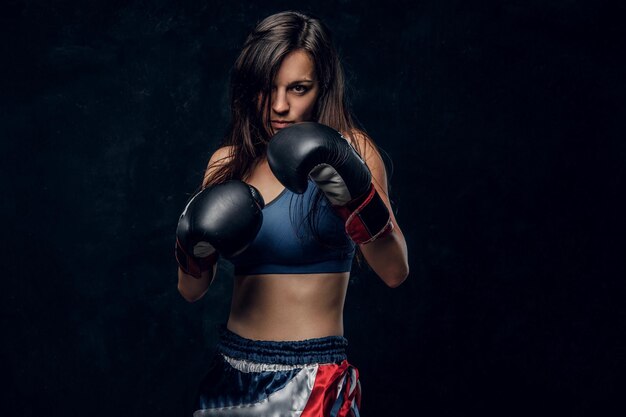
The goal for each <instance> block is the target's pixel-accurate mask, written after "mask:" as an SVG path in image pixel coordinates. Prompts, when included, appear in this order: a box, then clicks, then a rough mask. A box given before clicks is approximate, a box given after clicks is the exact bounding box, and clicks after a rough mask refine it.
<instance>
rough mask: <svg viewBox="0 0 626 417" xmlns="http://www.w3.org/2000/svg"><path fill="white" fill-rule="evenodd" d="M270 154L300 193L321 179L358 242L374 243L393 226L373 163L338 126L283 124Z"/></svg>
mask: <svg viewBox="0 0 626 417" xmlns="http://www.w3.org/2000/svg"><path fill="white" fill-rule="evenodd" d="M267 159H268V162H269V165H270V168H271V169H272V172H273V173H274V175H275V176H276V178H277V179H278V180H279V181H280V182H281V183H282V184H283V185H284V186H285V187H287V188H288V189H289V190H291V191H293V192H295V193H300V194H301V193H304V191H306V188H307V178H308V177H310V178H311V179H312V180H313V181H315V183H316V184H317V186H318V187H319V188H320V189H321V190H322V191H323V192H324V194H325V195H326V197H327V198H328V200H329V201H330V202H331V204H332V205H333V208H334V209H335V211H336V212H337V213H338V214H339V215H340V216H341V217H342V218H343V219H344V221H345V222H346V223H345V224H346V233H347V234H348V236H350V238H351V239H352V240H353V241H354V242H355V243H359V244H362V243H368V242H371V241H373V240H375V239H377V238H379V237H381V236H384V235H386V234H387V233H389V232H391V231H392V230H393V223H392V222H391V216H390V214H389V210H388V209H387V206H386V205H385V203H384V202H383V200H382V199H381V198H380V195H378V192H377V191H376V189H375V188H374V184H372V174H371V172H370V170H369V168H368V167H367V165H365V162H363V159H361V157H360V156H359V154H358V153H357V152H356V151H355V150H354V148H353V147H352V146H351V145H350V143H348V141H347V140H346V139H345V138H344V137H343V136H342V135H341V133H339V132H337V131H336V130H334V129H332V128H330V127H328V126H325V125H322V124H319V123H314V122H305V123H298V124H295V125H292V126H289V127H287V128H284V129H281V130H279V131H278V133H276V134H275V135H274V137H273V138H272V139H271V140H270V143H269V146H268V150H267Z"/></svg>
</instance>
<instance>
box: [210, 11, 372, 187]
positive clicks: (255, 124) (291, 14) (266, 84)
mask: <svg viewBox="0 0 626 417" xmlns="http://www.w3.org/2000/svg"><path fill="white" fill-rule="evenodd" d="M296 50H304V51H306V52H307V53H309V55H310V56H311V58H312V60H313V62H314V65H315V74H316V76H317V79H318V83H319V88H320V93H319V96H318V98H317V101H316V104H315V109H314V114H313V120H314V121H317V122H319V123H322V124H325V125H327V126H330V127H332V128H334V129H335V130H337V131H339V132H342V134H343V135H344V136H346V137H347V138H349V139H350V140H351V142H352V144H353V146H354V147H355V148H356V150H357V152H359V153H360V154H361V155H362V156H365V155H364V154H363V152H364V151H365V149H361V148H363V147H364V146H367V147H369V146H371V147H372V148H373V149H376V147H375V145H374V143H373V141H372V140H371V139H370V138H369V136H368V135H367V134H365V131H364V129H363V128H362V127H361V126H359V125H358V123H357V121H356V119H355V118H354V116H353V114H352V112H351V110H350V108H349V105H348V103H347V97H346V87H345V77H344V71H343V68H342V65H341V62H340V59H339V55H338V53H337V51H336V49H335V47H334V45H333V42H332V38H331V32H330V30H329V29H328V28H327V27H326V26H325V25H324V24H323V23H322V22H321V21H320V20H319V19H317V18H315V17H311V16H307V15H305V14H303V13H300V12H297V11H286V12H281V13H277V14H274V15H271V16H269V17H266V18H265V19H263V20H262V21H261V22H259V23H258V24H257V26H256V27H255V28H254V30H253V31H252V32H251V33H250V34H249V35H248V37H247V39H246V41H245V43H244V46H243V48H242V50H241V53H240V54H239V57H238V58H237V60H236V61H235V64H234V66H233V69H232V72H231V78H230V108H231V121H230V124H229V127H228V132H227V134H226V136H225V138H224V139H223V141H222V143H221V146H222V147H224V146H227V147H228V149H229V154H228V155H227V156H226V157H224V158H222V160H219V161H216V164H219V169H212V170H210V171H209V172H208V175H207V176H206V177H205V178H204V182H203V184H202V186H203V188H204V187H207V186H208V185H211V184H217V183H221V182H224V181H227V180H229V179H240V180H241V179H245V178H246V177H247V176H248V175H249V174H250V171H251V170H252V168H253V167H254V165H255V164H256V162H258V160H259V159H260V158H263V157H264V156H265V153H266V150H267V144H268V142H269V140H270V133H269V132H271V128H270V120H269V114H267V113H268V112H266V111H263V110H260V109H267V107H268V104H269V101H270V98H271V91H272V85H273V82H274V78H275V77H276V74H277V72H278V70H279V68H280V65H281V63H282V61H283V59H284V58H285V57H286V56H287V55H288V54H289V53H291V52H293V51H296ZM356 135H358V136H360V138H358V139H357V138H356V137H355V136H356ZM363 139H364V140H363ZM209 168H210V167H209Z"/></svg>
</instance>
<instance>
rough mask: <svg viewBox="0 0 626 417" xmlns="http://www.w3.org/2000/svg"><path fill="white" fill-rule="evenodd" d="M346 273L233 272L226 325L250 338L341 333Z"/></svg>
mask: <svg viewBox="0 0 626 417" xmlns="http://www.w3.org/2000/svg"><path fill="white" fill-rule="evenodd" d="M349 276H350V274H349V273H348V272H341V273H326V274H293V275H292V274H268V275H249V276H236V277H235V286H234V289H233V300H232V304H231V310H230V316H229V318H228V324H227V327H228V329H229V330H230V331H232V332H234V333H236V334H238V335H239V336H241V337H245V338H247V339H253V340H277V341H281V340H305V339H314V338H319V337H326V336H342V335H343V305H344V301H345V298H346V289H347V287H348V280H349Z"/></svg>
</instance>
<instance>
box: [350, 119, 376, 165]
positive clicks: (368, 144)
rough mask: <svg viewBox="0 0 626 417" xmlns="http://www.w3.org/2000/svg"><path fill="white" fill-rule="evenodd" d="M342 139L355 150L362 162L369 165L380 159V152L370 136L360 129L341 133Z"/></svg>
mask: <svg viewBox="0 0 626 417" xmlns="http://www.w3.org/2000/svg"><path fill="white" fill-rule="evenodd" d="M342 135H343V137H344V138H346V140H347V141H348V142H350V144H351V145H352V146H353V147H354V148H355V149H356V151H357V152H358V153H359V155H361V157H362V158H363V160H364V161H365V162H366V163H367V164H368V165H370V163H371V162H374V163H376V162H377V161H376V160H379V159H381V157H380V152H379V151H378V148H377V147H376V144H375V143H374V140H373V139H372V137H371V136H370V135H368V134H367V133H366V132H364V131H362V130H360V129H356V128H355V129H352V130H351V131H350V132H343V133H342Z"/></svg>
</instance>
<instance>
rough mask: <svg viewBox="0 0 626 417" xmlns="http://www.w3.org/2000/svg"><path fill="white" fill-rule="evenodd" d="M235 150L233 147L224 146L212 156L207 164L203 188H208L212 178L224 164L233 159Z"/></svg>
mask: <svg viewBox="0 0 626 417" xmlns="http://www.w3.org/2000/svg"><path fill="white" fill-rule="evenodd" d="M233 150H234V147H233V146H222V147H221V148H218V149H217V150H216V151H215V152H213V155H211V158H210V159H209V163H208V164H207V167H206V171H205V172H204V180H203V181H202V186H203V187H206V185H207V183H208V181H209V179H210V177H211V176H212V175H213V174H214V173H215V171H217V170H219V169H220V168H221V167H222V166H223V165H224V164H226V163H227V162H228V161H230V159H232V157H233Z"/></svg>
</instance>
